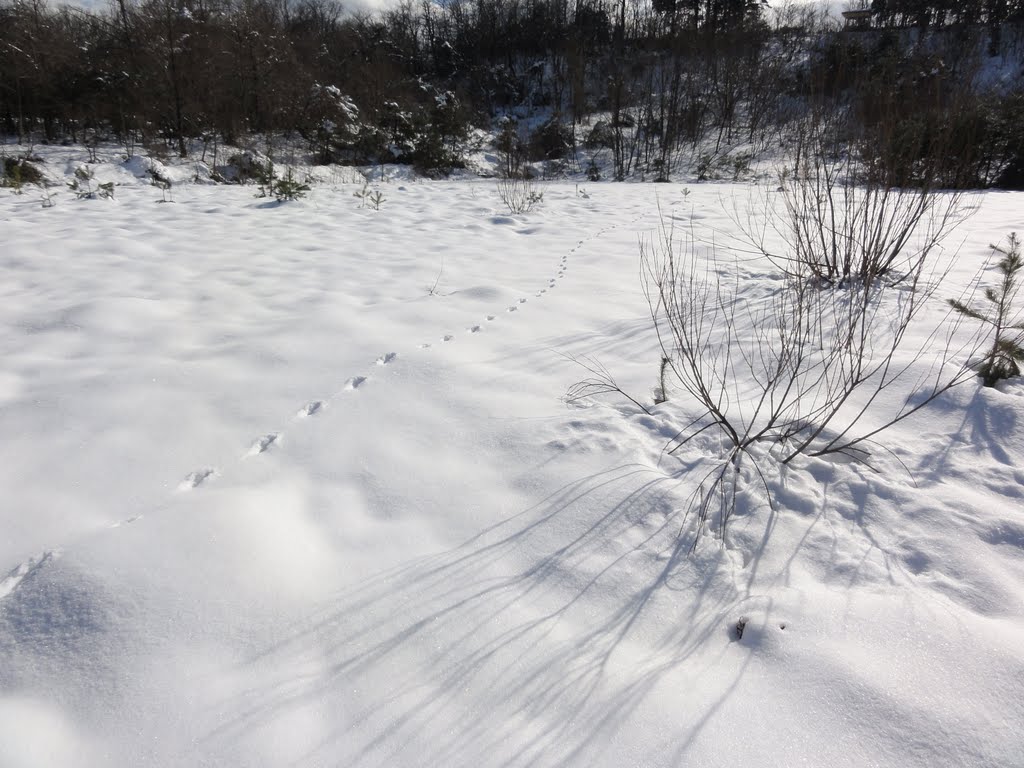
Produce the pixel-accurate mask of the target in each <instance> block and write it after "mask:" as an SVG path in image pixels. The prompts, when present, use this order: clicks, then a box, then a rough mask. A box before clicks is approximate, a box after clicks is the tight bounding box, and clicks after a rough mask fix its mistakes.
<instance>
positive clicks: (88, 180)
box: [68, 165, 114, 200]
mask: <svg viewBox="0 0 1024 768" xmlns="http://www.w3.org/2000/svg"><path fill="white" fill-rule="evenodd" d="M95 181H96V176H95V173H94V172H93V170H92V168H90V167H89V166H87V165H80V166H79V167H78V168H76V169H75V178H74V179H72V180H71V181H69V182H68V188H69V189H70V190H71V191H72V192H74V193H75V195H76V196H77V197H78V199H79V200H97V199H104V200H113V198H114V182H112V181H107V182H104V183H95V184H94V182H95Z"/></svg>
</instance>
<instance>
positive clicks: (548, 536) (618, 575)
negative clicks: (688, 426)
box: [207, 465, 749, 765]
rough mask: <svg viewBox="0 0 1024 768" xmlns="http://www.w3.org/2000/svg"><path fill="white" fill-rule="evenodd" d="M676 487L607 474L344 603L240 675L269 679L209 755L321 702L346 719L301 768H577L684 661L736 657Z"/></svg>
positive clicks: (723, 567) (630, 470)
mask: <svg viewBox="0 0 1024 768" xmlns="http://www.w3.org/2000/svg"><path fill="white" fill-rule="evenodd" d="M677 484H678V479H677V478H674V477H669V476H666V475H665V474H664V473H662V472H659V471H652V470H651V469H649V468H646V467H641V466H638V465H633V466H622V467H616V468H613V469H610V470H607V471H605V472H602V473H599V474H596V475H593V476H591V477H588V478H585V479H583V480H579V481H576V482H573V483H570V484H568V485H566V486H564V487H563V488H561V489H560V490H558V491H556V492H555V493H554V494H552V495H551V496H550V497H549V498H547V499H546V500H544V501H543V502H541V503H540V504H538V505H537V506H535V507H533V508H531V509H527V510H524V511H523V512H521V513H519V514H517V515H515V516H514V517H512V518H509V519H507V520H505V521H503V522H501V523H499V524H497V525H495V526H493V527H491V528H488V529H486V530H484V531H483V532H481V533H479V534H478V535H476V536H474V537H473V538H471V539H469V540H468V541H466V542H465V543H463V544H462V545H460V546H458V547H456V548H453V549H451V550H449V551H446V552H443V553H440V554H437V555H433V556H429V557H425V558H422V559H418V560H415V561H412V562H410V563H407V564H404V565H402V566H399V567H397V568H395V569H392V570H390V571H387V572H384V573H381V574H379V575H378V576H375V577H373V578H371V579H369V580H367V581H365V582H363V583H361V584H359V585H357V586H355V587H353V588H351V589H349V590H347V591H345V592H344V593H342V594H340V595H339V596H338V597H337V599H336V600H335V601H334V602H333V603H332V605H330V606H328V607H327V608H325V609H324V610H323V611H321V612H320V613H319V615H316V616H314V617H311V618H310V620H309V622H308V623H307V624H306V625H305V626H303V627H301V628H298V629H297V630H296V631H295V632H294V634H293V635H292V636H291V637H289V638H287V639H285V640H283V641H281V642H280V643H278V644H277V645H275V646H273V647H269V648H266V649H264V650H263V651H262V652H261V653H259V654H258V655H257V656H256V657H254V658H252V659H251V660H250V661H249V662H248V663H247V664H246V665H245V668H244V669H242V670H239V672H240V673H241V674H244V675H246V679H250V677H249V675H250V673H251V672H252V671H253V670H268V671H269V679H268V680H267V681H266V682H265V683H264V684H260V685H258V686H257V689H256V690H250V691H247V692H245V694H244V696H243V697H242V698H243V700H242V701H239V702H234V703H232V704H231V705H229V706H227V707H226V708H225V711H228V712H237V713H238V714H237V716H235V717H233V718H232V719H229V720H227V721H226V722H224V723H223V724H222V725H221V726H220V727H218V728H217V729H216V730H215V731H213V732H212V733H211V734H209V735H208V737H207V745H209V744H210V742H214V743H219V744H221V745H222V746H223V747H224V748H226V749H230V748H231V745H232V744H234V743H236V742H241V741H244V740H245V738H246V734H247V733H250V732H251V731H252V730H253V729H260V728H262V727H264V726H266V725H267V724H269V723H273V722H275V721H277V720H278V719H279V718H286V717H287V716H288V713H289V712H294V711H297V710H302V709H303V708H304V707H307V706H316V707H321V706H323V702H325V701H326V702H330V704H329V706H328V708H329V709H330V710H331V711H336V712H338V713H339V715H338V717H337V719H336V720H334V721H332V723H331V726H330V727H328V728H326V729H325V730H323V732H322V733H321V735H320V736H319V738H318V739H316V740H315V742H316V743H313V744H311V745H307V749H305V750H304V753H303V754H302V755H301V756H300V757H298V758H297V759H296V760H295V764H297V765H298V764H306V765H308V764H314V763H317V762H319V761H322V760H323V759H326V758H329V757H333V758H334V759H337V758H338V756H339V755H344V759H345V760H346V761H347V763H348V764H354V763H358V764H366V763H370V764H373V763H377V762H386V761H389V760H397V761H398V762H399V763H400V764H420V765H455V764H463V765H465V764H486V765H539V764H552V765H554V764H566V763H577V764H583V763H584V762H585V761H586V758H587V757H588V756H592V755H593V754H594V753H595V752H596V751H599V750H600V749H601V747H602V745H605V744H607V743H609V742H611V741H612V740H613V738H614V735H615V732H616V729H617V727H618V726H619V725H620V724H621V723H623V722H624V721H625V720H627V719H628V718H629V717H630V715H631V714H633V713H635V712H636V710H637V709H638V708H640V707H641V706H643V705H644V704H645V702H646V700H647V699H648V697H649V696H650V694H651V693H652V691H654V689H655V688H656V687H657V686H658V685H659V683H662V682H663V681H664V680H665V679H666V677H667V676H669V675H670V674H672V673H674V672H677V671H678V670H679V669H680V667H681V665H683V664H684V662H687V661H688V660H690V659H691V658H692V657H693V656H694V655H695V654H697V655H700V656H701V657H702V658H704V660H705V661H706V662H707V663H706V664H705V665H703V667H702V666H701V665H695V666H696V667H697V668H703V669H707V667H708V666H709V665H711V664H713V663H714V661H715V660H716V659H717V658H719V657H720V656H721V655H722V654H724V653H726V652H727V650H728V648H729V647H730V644H731V641H732V639H733V638H732V637H731V636H730V627H731V626H733V625H734V624H735V621H736V616H735V611H736V607H737V605H738V603H740V602H741V601H742V600H743V599H744V594H743V592H742V587H738V586H736V584H735V582H734V579H733V578H732V575H733V570H732V565H733V564H732V561H731V559H730V555H729V553H728V552H727V551H725V550H724V549H722V548H721V547H718V546H708V547H702V548H700V549H699V550H698V553H697V554H696V555H693V556H690V557H687V554H688V553H689V551H690V548H691V546H692V543H693V538H692V537H693V535H694V534H693V532H692V527H691V526H689V525H688V521H687V520H685V519H684V518H685V513H684V511H683V510H684V509H685V506H684V505H682V504H678V503H675V502H676V501H677V499H674V498H673V496H672V491H673V489H674V487H675V486H676V485H677ZM730 622H731V623H730ZM716 637H717V642H716V641H715V640H714V638H716ZM746 658H747V659H748V660H749V654H748V655H747V657H746ZM745 666H746V662H744V663H739V664H735V665H734V667H735V670H734V672H735V678H733V679H732V681H731V683H729V684H727V685H726V686H725V688H724V689H723V688H722V687H721V680H720V679H719V680H718V681H717V683H716V685H717V687H716V688H715V690H716V692H717V693H716V695H719V696H720V697H721V699H720V700H719V701H718V702H714V701H707V700H703V701H702V702H701V709H702V711H704V712H708V711H709V708H710V711H713V710H714V708H716V707H717V706H718V705H720V704H721V701H722V700H724V699H725V698H726V697H727V696H728V694H729V691H730V690H731V689H732V687H733V686H734V685H735V684H736V682H738V680H739V678H740V677H741V676H742V673H743V670H744V668H745ZM707 717H710V714H707V715H705V720H704V721H706V718H707ZM704 721H702V722H698V723H696V724H695V725H691V726H689V728H688V729H687V730H686V732H685V733H684V732H683V730H682V729H681V731H680V733H679V740H678V744H679V745H683V746H678V745H677V747H678V748H679V749H684V748H685V743H687V742H688V740H689V739H692V738H693V737H694V736H695V735H696V733H697V732H698V731H699V730H700V728H701V727H702V725H703V722H704Z"/></svg>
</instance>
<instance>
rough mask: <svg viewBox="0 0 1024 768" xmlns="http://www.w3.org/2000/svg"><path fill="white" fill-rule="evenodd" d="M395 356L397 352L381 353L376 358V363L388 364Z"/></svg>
mask: <svg viewBox="0 0 1024 768" xmlns="http://www.w3.org/2000/svg"><path fill="white" fill-rule="evenodd" d="M397 357H398V353H397V352H388V353H387V354H384V355H381V356H380V357H378V358H377V365H388V364H389V363H393V362H394V361H395V359H396V358H397Z"/></svg>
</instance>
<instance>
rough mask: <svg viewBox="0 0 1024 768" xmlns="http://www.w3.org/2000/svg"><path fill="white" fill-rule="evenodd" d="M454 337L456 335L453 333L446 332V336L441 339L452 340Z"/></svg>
mask: <svg viewBox="0 0 1024 768" xmlns="http://www.w3.org/2000/svg"><path fill="white" fill-rule="evenodd" d="M454 338H455V337H454V336H452V335H451V334H450V333H446V334H445V335H444V338H443V339H441V341H451V340H452V339H454Z"/></svg>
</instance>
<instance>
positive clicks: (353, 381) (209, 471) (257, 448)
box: [178, 352, 398, 491]
mask: <svg viewBox="0 0 1024 768" xmlns="http://www.w3.org/2000/svg"><path fill="white" fill-rule="evenodd" d="M397 359H398V353H397V352H387V353H385V354H383V355H381V356H380V357H378V358H377V359H376V361H374V362H375V363H376V364H377V365H391V363H393V362H395V360H397ZM366 378H367V377H366V376H353V377H352V378H350V379H348V380H346V381H345V384H344V385H343V387H342V391H343V392H354V391H356V390H357V389H359V388H360V387H362V386H363V384H365V383H366ZM326 408H327V401H326V400H311V401H310V402H308V403H306V404H305V405H304V406H302V408H300V409H299V411H298V413H296V414H295V417H296V418H299V419H306V418H309V417H311V416H316V415H317V414H319V413H322V412H323V411H324V410H325V409H326ZM282 437H283V434H282V433H281V432H268V433H267V434H265V435H262V436H260V437H258V438H256V439H255V440H254V441H253V443H252V445H251V446H249V450H248V451H247V452H246V453H245V456H243V457H242V458H249V457H251V456H259V455H260V454H261V453H266V452H267V451H269V450H270V449H271V448H273V447H274V446H276V445H280V443H281V439H282ZM219 474H220V470H219V469H217V468H216V467H203V468H202V469H197V470H195V471H194V472H189V473H188V475H186V476H185V479H184V480H182V481H181V482H180V483H179V484H178V490H179V491H190V490H192V489H193V488H198V487H199V486H201V485H203V484H204V483H206V482H208V481H210V480H212V479H213V478H215V477H217V476H218V475H219Z"/></svg>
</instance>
